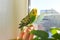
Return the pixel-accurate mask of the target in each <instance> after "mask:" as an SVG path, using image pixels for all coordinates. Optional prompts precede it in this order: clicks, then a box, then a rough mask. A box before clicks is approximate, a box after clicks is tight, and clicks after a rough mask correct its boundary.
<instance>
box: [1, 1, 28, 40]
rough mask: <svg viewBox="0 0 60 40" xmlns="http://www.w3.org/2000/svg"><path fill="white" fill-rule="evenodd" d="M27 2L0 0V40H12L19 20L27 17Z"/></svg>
mask: <svg viewBox="0 0 60 40" xmlns="http://www.w3.org/2000/svg"><path fill="white" fill-rule="evenodd" d="M27 9H28V8H27V0H0V40H8V39H14V38H16V37H17V29H18V26H19V23H20V20H21V19H22V18H23V17H25V16H26V15H27Z"/></svg>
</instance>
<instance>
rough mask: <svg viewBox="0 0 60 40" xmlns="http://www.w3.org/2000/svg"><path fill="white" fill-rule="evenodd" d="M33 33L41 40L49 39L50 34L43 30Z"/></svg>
mask: <svg viewBox="0 0 60 40" xmlns="http://www.w3.org/2000/svg"><path fill="white" fill-rule="evenodd" d="M31 33H32V34H34V35H36V36H38V37H41V38H48V37H49V35H48V33H47V32H45V31H42V30H32V31H31Z"/></svg>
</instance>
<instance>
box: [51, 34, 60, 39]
mask: <svg viewBox="0 0 60 40" xmlns="http://www.w3.org/2000/svg"><path fill="white" fill-rule="evenodd" d="M52 37H53V38H55V39H59V40H60V34H58V33H56V34H54V35H52Z"/></svg>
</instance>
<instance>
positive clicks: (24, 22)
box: [19, 8, 37, 30]
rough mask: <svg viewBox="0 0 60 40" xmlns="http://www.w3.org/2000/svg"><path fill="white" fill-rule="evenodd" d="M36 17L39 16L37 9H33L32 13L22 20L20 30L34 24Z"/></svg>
mask: <svg viewBox="0 0 60 40" xmlns="http://www.w3.org/2000/svg"><path fill="white" fill-rule="evenodd" d="M36 16H37V9H36V8H33V9H32V10H31V12H30V13H29V14H28V15H27V16H26V17H25V18H23V19H22V20H21V23H20V24H19V25H20V26H19V28H20V29H21V30H22V29H23V27H24V26H27V25H29V24H32V23H33V22H34V21H35V19H36Z"/></svg>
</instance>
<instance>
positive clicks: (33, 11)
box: [31, 8, 37, 16]
mask: <svg viewBox="0 0 60 40" xmlns="http://www.w3.org/2000/svg"><path fill="white" fill-rule="evenodd" d="M31 12H32V13H31V14H32V15H34V16H37V9H36V8H33V9H32V10H31Z"/></svg>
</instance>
